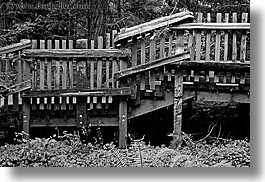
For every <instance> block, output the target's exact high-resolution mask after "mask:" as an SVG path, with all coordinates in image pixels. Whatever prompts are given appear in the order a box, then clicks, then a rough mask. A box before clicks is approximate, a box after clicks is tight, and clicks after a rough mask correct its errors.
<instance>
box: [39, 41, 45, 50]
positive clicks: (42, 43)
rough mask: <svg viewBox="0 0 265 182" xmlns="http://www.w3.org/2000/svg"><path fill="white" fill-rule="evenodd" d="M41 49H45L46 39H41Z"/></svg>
mask: <svg viewBox="0 0 265 182" xmlns="http://www.w3.org/2000/svg"><path fill="white" fill-rule="evenodd" d="M40 49H45V40H40Z"/></svg>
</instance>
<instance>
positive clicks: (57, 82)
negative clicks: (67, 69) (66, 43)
mask: <svg viewBox="0 0 265 182" xmlns="http://www.w3.org/2000/svg"><path fill="white" fill-rule="evenodd" d="M59 48H60V42H59V40H55V49H59ZM55 66H56V70H55V78H54V79H55V89H59V88H60V71H61V65H60V60H58V59H56V60H55Z"/></svg>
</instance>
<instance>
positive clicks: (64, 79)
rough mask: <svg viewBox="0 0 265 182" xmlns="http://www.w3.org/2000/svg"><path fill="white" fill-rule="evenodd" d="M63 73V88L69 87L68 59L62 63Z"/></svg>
mask: <svg viewBox="0 0 265 182" xmlns="http://www.w3.org/2000/svg"><path fill="white" fill-rule="evenodd" d="M62 68H63V73H62V89H66V88H67V61H66V60H63V63H62Z"/></svg>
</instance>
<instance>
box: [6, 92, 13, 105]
mask: <svg viewBox="0 0 265 182" xmlns="http://www.w3.org/2000/svg"><path fill="white" fill-rule="evenodd" d="M7 105H9V106H11V105H13V94H11V95H8V96H7Z"/></svg>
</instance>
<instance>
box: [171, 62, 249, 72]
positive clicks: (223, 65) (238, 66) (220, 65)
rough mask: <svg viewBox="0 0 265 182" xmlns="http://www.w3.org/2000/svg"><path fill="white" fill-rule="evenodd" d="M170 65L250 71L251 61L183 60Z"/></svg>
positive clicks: (195, 68)
mask: <svg viewBox="0 0 265 182" xmlns="http://www.w3.org/2000/svg"><path fill="white" fill-rule="evenodd" d="M168 67H175V68H176V67H181V68H183V69H193V70H227V71H231V70H233V71H239V70H241V71H250V62H245V63H241V62H233V61H226V62H224V61H219V62H216V61H181V62H177V63H171V64H170V65H168Z"/></svg>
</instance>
